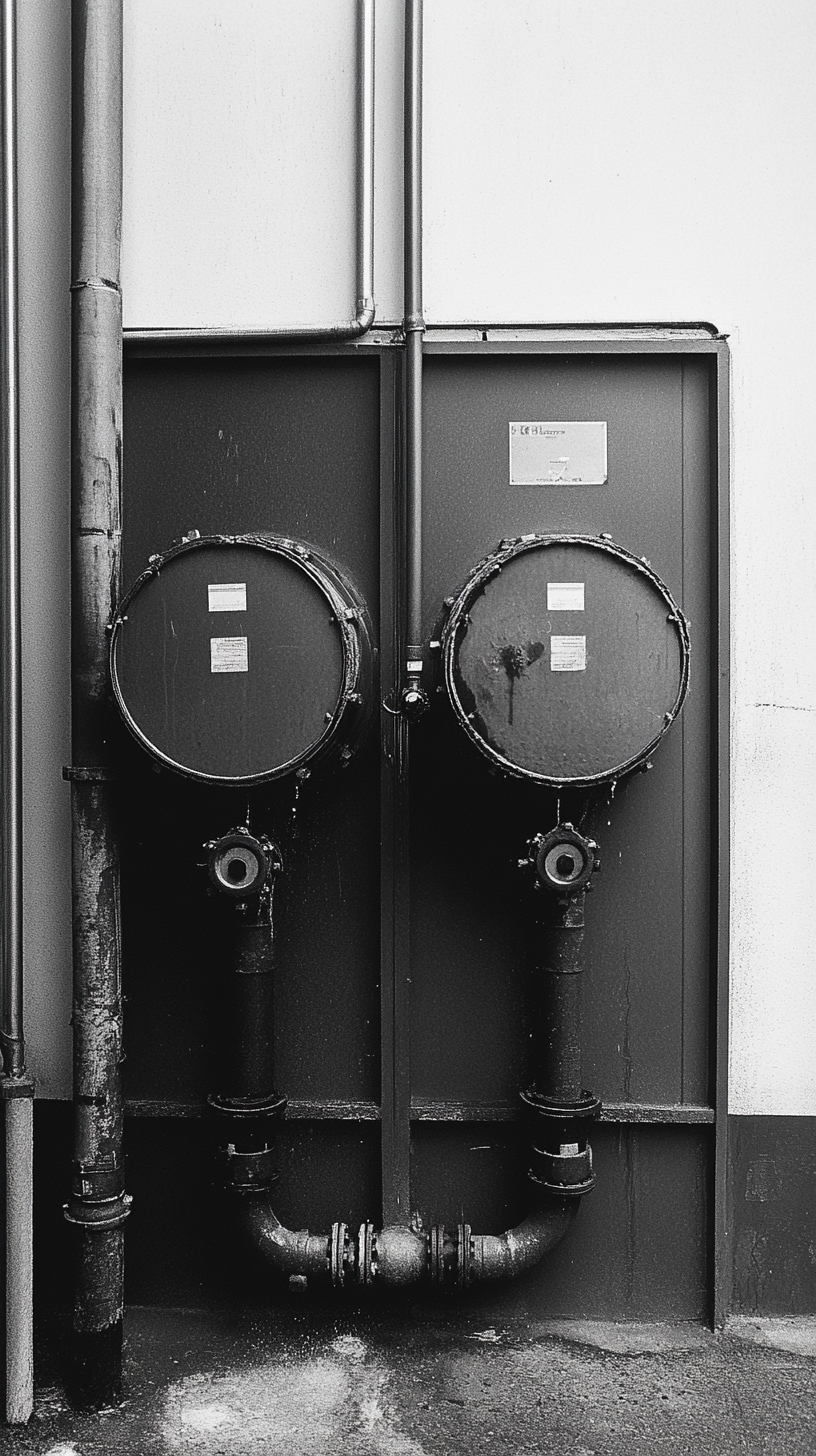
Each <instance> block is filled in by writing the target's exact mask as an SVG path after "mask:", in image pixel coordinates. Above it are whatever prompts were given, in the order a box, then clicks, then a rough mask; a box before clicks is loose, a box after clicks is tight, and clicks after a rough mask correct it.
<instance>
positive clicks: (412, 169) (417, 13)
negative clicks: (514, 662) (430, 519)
mask: <svg viewBox="0 0 816 1456" xmlns="http://www.w3.org/2000/svg"><path fill="white" fill-rule="evenodd" d="M404 166H405V318H404V320H403V325H402V327H403V332H404V334H405V502H406V556H407V563H406V565H407V571H406V599H407V601H406V624H405V625H406V646H405V665H404V672H405V677H404V684H405V686H404V688H403V692H402V708H403V713H404V714H405V716H406V718H408V719H409V720H411V719H416V718H418V717H420V716H421V714H422V713H423V712H424V710H425V708H426V707H427V706H428V702H427V698H426V696H425V693H424V692H423V690H422V685H421V678H422V344H423V336H424V333H425V319H424V318H423V315H422V0H406V4H405V164H404Z"/></svg>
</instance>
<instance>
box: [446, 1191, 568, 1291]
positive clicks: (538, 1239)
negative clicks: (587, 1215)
mask: <svg viewBox="0 0 816 1456" xmlns="http://www.w3.org/2000/svg"><path fill="white" fill-rule="evenodd" d="M577 1211H578V1201H577V1200H576V1199H566V1198H559V1199H553V1201H552V1203H551V1204H549V1205H548V1206H547V1207H546V1208H540V1209H536V1211H535V1212H534V1213H531V1214H529V1216H528V1217H527V1218H525V1219H523V1220H522V1222H521V1223H520V1224H517V1225H516V1227H515V1228H512V1229H508V1230H507V1232H506V1233H503V1234H474V1235H473V1236H472V1239H471V1253H470V1277H471V1279H473V1280H476V1279H513V1278H515V1276H516V1275H517V1274H523V1273H524V1272H525V1270H527V1269H532V1268H533V1267H534V1266H535V1265H536V1264H538V1263H540V1262H541V1260H542V1259H543V1258H544V1255H545V1254H547V1253H549V1251H550V1249H553V1248H555V1245H556V1244H558V1243H560V1242H561V1240H562V1239H563V1237H564V1235H565V1233H566V1232H567V1229H568V1228H569V1226H570V1224H571V1223H572V1220H573V1218H574V1217H575V1215H576V1213H577Z"/></svg>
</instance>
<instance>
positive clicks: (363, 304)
mask: <svg viewBox="0 0 816 1456" xmlns="http://www.w3.org/2000/svg"><path fill="white" fill-rule="evenodd" d="M376 311H377V306H376V304H375V302H374V299H373V298H358V299H357V313H356V316H355V318H354V321H353V323H352V325H351V329H350V336H351V338H353V339H359V338H361V337H362V335H363V334H367V333H368V331H369V329H370V328H372V327H373V325H374V319H375V317H376Z"/></svg>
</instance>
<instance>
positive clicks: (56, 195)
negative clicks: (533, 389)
mask: <svg viewBox="0 0 816 1456" xmlns="http://www.w3.org/2000/svg"><path fill="white" fill-rule="evenodd" d="M17 17H18V19H17V40H18V71H17V77H18V79H17V100H18V116H19V122H18V129H19V142H18V175H19V182H18V206H19V252H20V293H19V307H20V333H21V338H20V455H21V459H20V489H21V496H22V503H21V522H20V527H21V553H22V563H21V565H22V570H21V575H22V629H23V893H24V906H23V954H24V972H25V1032H26V1041H27V1048H28V1066H29V1071H30V1072H32V1074H33V1076H34V1078H35V1080H36V1087H37V1095H38V1096H39V1097H70V1095H71V1029H70V1017H71V822H70V799H69V789H68V785H67V784H66V783H64V782H63V779H62V766H63V764H66V763H69V762H70V702H71V682H70V668H71V645H70V579H69V577H70V522H69V516H70V418H69V408H70V395H69V375H70V358H71V332H70V295H69V292H68V289H69V285H70V281H71V279H70V266H71V264H70V256H71V237H70V163H71V96H70V67H69V65H68V64H67V58H68V57H69V56H70V34H71V31H70V25H71V21H70V7H69V6H67V5H54V4H53V0H25V3H22V4H21V3H18V5H17Z"/></svg>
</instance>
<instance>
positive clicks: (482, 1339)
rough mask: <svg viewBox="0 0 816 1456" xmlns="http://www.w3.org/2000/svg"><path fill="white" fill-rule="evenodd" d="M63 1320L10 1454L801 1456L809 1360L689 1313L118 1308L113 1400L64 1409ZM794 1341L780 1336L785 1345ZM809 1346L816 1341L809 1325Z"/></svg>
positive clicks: (814, 1418) (46, 1343)
mask: <svg viewBox="0 0 816 1456" xmlns="http://www.w3.org/2000/svg"><path fill="white" fill-rule="evenodd" d="M64 1342H65V1326H64V1322H59V1321H58V1322H55V1321H51V1322H50V1323H49V1324H48V1325H47V1326H46V1327H45V1328H44V1330H43V1331H42V1334H41V1339H40V1345H39V1360H38V1372H39V1384H38V1393H37V1403H36V1409H35V1415H34V1418H33V1419H32V1421H31V1422H30V1424H29V1426H28V1427H26V1428H24V1429H19V1428H18V1429H15V1430H13V1431H12V1430H9V1429H6V1430H4V1432H3V1451H4V1453H5V1456H108V1453H110V1456H113V1453H114V1452H115V1453H122V1456H137V1453H138V1456H165V1453H183V1456H194V1453H200V1456H260V1453H264V1456H267V1453H268V1456H493V1453H495V1452H496V1451H508V1452H512V1453H514V1456H527V1453H530V1456H532V1453H536V1456H590V1453H597V1456H601V1453H603V1456H618V1453H621V1456H624V1453H625V1456H655V1453H656V1456H675V1453H681V1452H690V1453H691V1452H694V1453H697V1452H700V1451H707V1452H714V1451H716V1452H717V1453H718V1456H731V1453H737V1452H739V1453H741V1456H744V1453H745V1452H750V1453H762V1456H775V1453H779V1456H799V1453H800V1452H801V1453H803V1456H804V1453H805V1452H808V1453H809V1452H811V1451H812V1450H813V1449H814V1448H816V1402H815V1401H814V1399H813V1396H814V1388H816V1361H814V1359H813V1358H812V1357H811V1358H809V1357H808V1355H807V1354H803V1353H800V1351H801V1350H805V1349H807V1348H809V1346H808V1343H807V1341H805V1342H804V1344H803V1343H802V1342H801V1341H800V1342H799V1345H798V1346H796V1350H795V1351H794V1350H792V1349H790V1348H788V1349H784V1348H781V1349H780V1348H770V1347H768V1346H764V1345H760V1344H756V1343H753V1342H752V1341H751V1340H748V1339H743V1338H739V1337H737V1336H736V1335H734V1334H729V1333H727V1334H725V1335H717V1336H715V1335H712V1334H711V1333H710V1332H709V1331H706V1330H704V1329H702V1328H701V1327H699V1326H624V1325H597V1326H593V1325H587V1324H584V1323H581V1322H575V1321H573V1322H569V1323H567V1322H563V1323H560V1322H553V1323H548V1324H546V1325H541V1324H539V1325H534V1324H527V1325H519V1326H512V1327H507V1328H505V1327H502V1328H500V1329H497V1328H493V1327H491V1328H490V1329H488V1330H484V1329H480V1328H478V1327H477V1326H476V1325H468V1324H467V1323H466V1322H463V1321H462V1320H461V1319H456V1320H451V1319H447V1318H445V1317H444V1316H440V1315H439V1313H438V1312H435V1313H433V1314H432V1315H430V1316H429V1315H428V1313H427V1312H426V1311H420V1312H415V1313H414V1314H413V1315H412V1317H411V1318H409V1319H405V1318H404V1317H402V1318H395V1317H394V1316H393V1315H390V1316H384V1315H383V1314H381V1313H380V1314H374V1313H371V1312H359V1311H358V1312H354V1313H352V1314H346V1315H344V1316H343V1317H342V1318H339V1319H338V1318H337V1316H336V1315H331V1314H328V1313H327V1312H326V1311H323V1310H319V1309H318V1310H309V1311H304V1310H300V1311H297V1312H294V1311H292V1310H283V1311H282V1310H280V1309H278V1310H274V1311H272V1310H271V1311H270V1312H269V1313H268V1315H259V1314H258V1313H257V1311H255V1312H252V1313H241V1312H237V1313H227V1312H224V1311H221V1312H219V1313H217V1314H211V1313H202V1312H200V1311H172V1310H157V1309H151V1310H131V1311H129V1313H128V1316H127V1334H126V1367H125V1368H126V1387H125V1398H124V1400H123V1402H122V1404H121V1405H120V1406H119V1407H117V1408H116V1409H113V1410H110V1411H104V1412H100V1413H98V1414H78V1413H76V1412H74V1411H72V1410H71V1409H70V1408H69V1406H68V1404H67V1401H66V1399H65V1396H64V1394H63V1387H62V1384H61V1381H60V1370H61V1360H62V1359H63V1358H64ZM789 1343H790V1342H789ZM810 1346H813V1340H812V1339H811V1340H810Z"/></svg>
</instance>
